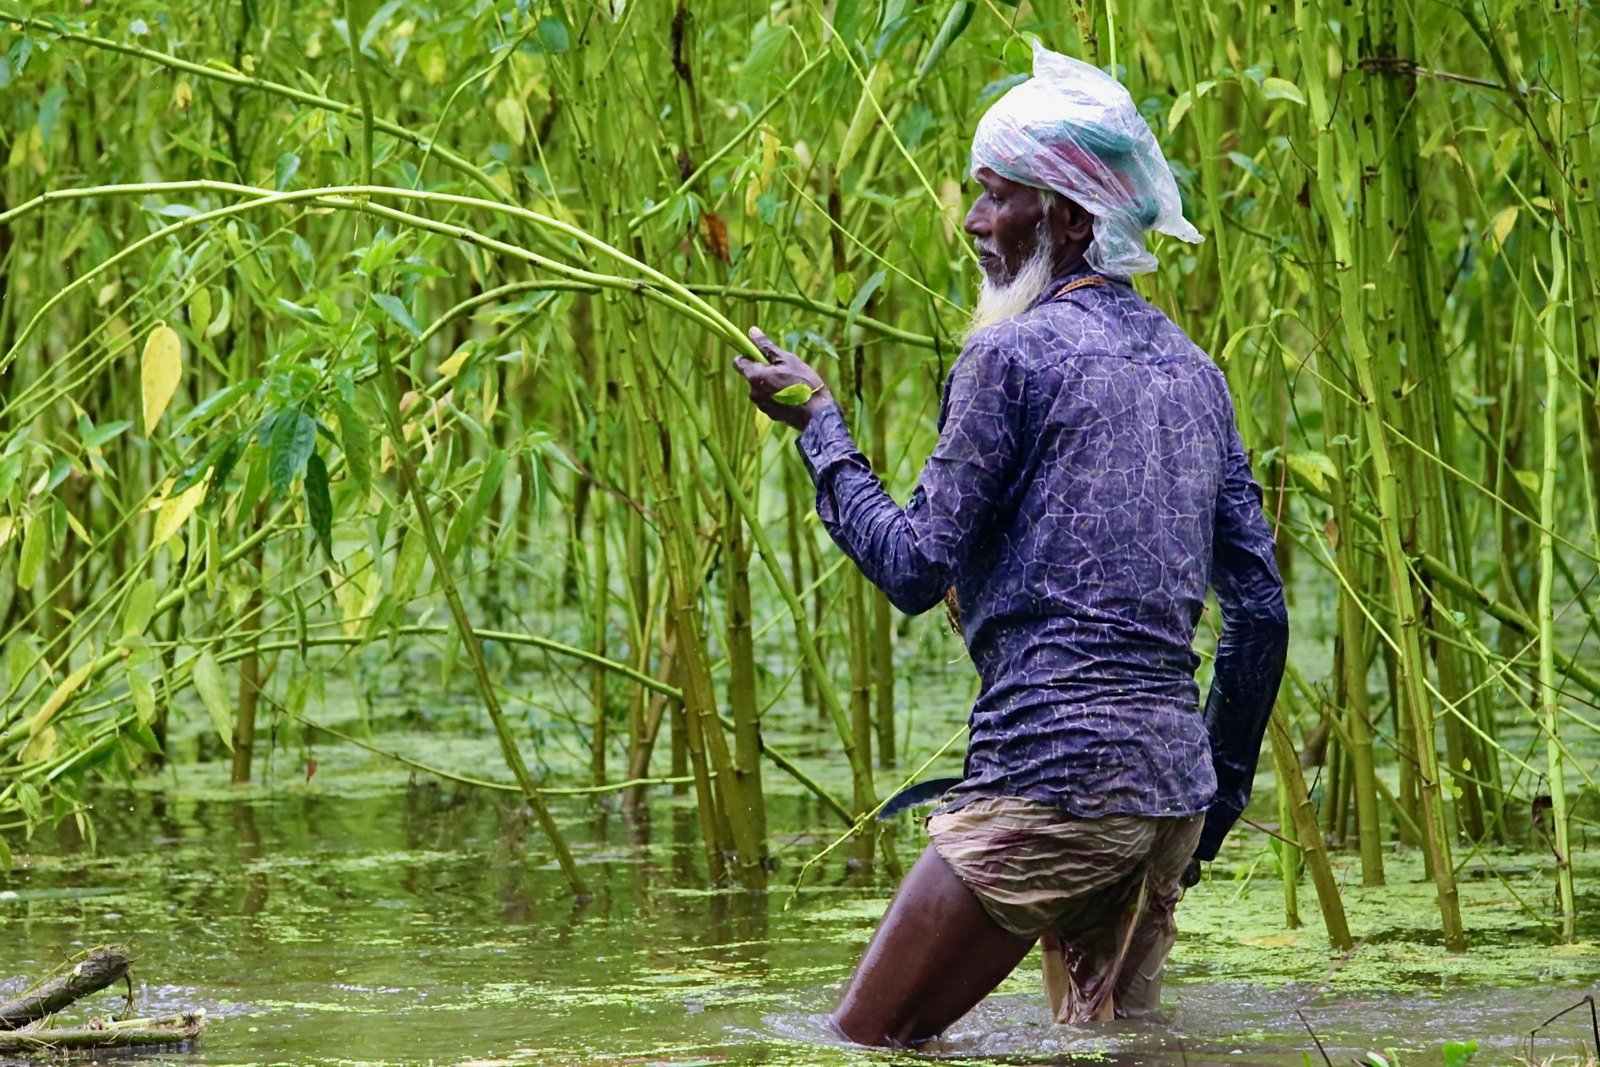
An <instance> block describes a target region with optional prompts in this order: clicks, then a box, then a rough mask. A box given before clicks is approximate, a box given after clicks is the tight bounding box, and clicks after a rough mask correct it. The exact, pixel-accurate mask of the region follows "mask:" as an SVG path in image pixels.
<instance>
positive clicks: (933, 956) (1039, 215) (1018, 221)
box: [734, 167, 1093, 1048]
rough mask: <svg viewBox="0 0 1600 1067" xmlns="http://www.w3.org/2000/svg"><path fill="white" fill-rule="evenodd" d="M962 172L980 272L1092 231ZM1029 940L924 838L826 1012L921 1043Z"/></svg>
mask: <svg viewBox="0 0 1600 1067" xmlns="http://www.w3.org/2000/svg"><path fill="white" fill-rule="evenodd" d="M973 177H975V178H976V179H977V181H978V184H979V185H981V186H982V187H983V192H982V193H981V194H979V196H978V198H977V200H976V201H975V202H974V203H973V205H972V210H971V211H969V212H968V213H967V221H966V230H967V232H968V233H970V234H972V236H973V238H974V243H975V245H976V246H977V249H978V260H979V265H980V266H981V267H982V268H983V271H984V273H985V274H986V275H987V276H988V277H989V280H990V281H991V282H994V283H995V284H998V285H1004V284H1006V283H1008V282H1010V281H1011V280H1012V279H1014V278H1015V277H1016V276H1017V272H1018V271H1019V270H1020V269H1021V267H1022V265H1023V264H1024V263H1026V262H1027V259H1028V257H1029V256H1030V255H1032V254H1033V252H1034V250H1035V248H1036V247H1037V243H1038V242H1039V241H1040V240H1041V239H1048V240H1049V242H1050V247H1051V249H1052V253H1051V261H1052V264H1053V265H1054V267H1055V270H1054V272H1053V273H1054V274H1055V275H1057V276H1060V275H1061V274H1065V273H1067V272H1068V271H1071V270H1073V269H1076V268H1078V267H1081V266H1082V263H1083V254H1084V250H1085V249H1087V248H1088V247H1089V241H1090V239H1091V238H1092V236H1093V232H1092V222H1093V220H1092V218H1091V216H1090V215H1089V214H1088V213H1087V212H1086V211H1084V210H1083V209H1082V208H1081V207H1079V206H1078V205H1077V204H1074V203H1073V202H1072V201H1070V200H1067V199H1065V198H1063V197H1059V196H1056V197H1053V198H1052V199H1051V201H1050V203H1049V207H1048V208H1047V207H1046V206H1045V204H1044V202H1042V201H1041V199H1040V196H1039V192H1038V190H1036V189H1034V188H1032V187H1030V186H1026V185H1020V184H1018V183H1017V182H1013V181H1010V180H1008V179H1006V178H1003V177H1001V176H1000V175H998V174H996V173H995V172H994V171H992V170H989V169H988V168H987V167H980V168H978V170H977V171H975V172H974V174H973ZM1041 223H1043V228H1041ZM750 337H751V339H752V340H753V341H754V342H755V343H756V347H758V348H759V349H760V350H761V353H762V354H763V355H764V356H765V357H766V358H767V362H766V363H757V362H756V361H755V360H753V359H749V358H747V357H744V356H740V357H738V358H737V359H735V360H734V366H735V367H736V368H738V370H739V373H741V374H743V375H744V376H745V378H746V380H748V381H749V383H750V400H751V402H752V403H754V404H755V405H756V407H757V408H759V409H760V410H761V411H762V412H763V413H764V414H766V415H767V416H768V417H769V418H771V419H773V420H774V421H776V422H781V423H784V424H785V425H788V426H792V427H794V428H795V429H796V430H801V431H803V430H805V428H806V427H807V426H808V425H810V423H811V419H812V417H813V416H815V415H816V414H817V413H818V412H819V411H822V410H824V409H825V408H827V407H828V406H829V405H831V404H833V403H834V400H833V396H832V394H831V393H829V391H828V387H827V385H826V384H824V383H823V381H822V378H821V376H820V375H818V374H817V372H816V371H815V370H813V369H812V368H811V367H810V366H808V365H807V364H806V363H805V362H804V361H802V360H801V359H800V358H799V357H797V356H795V355H794V354H793V353H790V352H786V351H784V350H783V349H781V348H779V347H778V346H777V345H775V344H773V343H772V341H771V340H769V339H768V338H767V336H766V334H764V333H762V332H761V331H760V330H759V329H755V328H752V329H751V330H750ZM796 383H801V384H804V385H807V386H809V387H810V388H811V389H812V390H814V392H813V393H812V395H811V399H810V400H808V401H806V402H805V403H804V404H797V405H787V404H781V403H778V402H777V401H775V400H773V399H772V398H773V396H774V395H775V394H776V393H777V392H778V391H779V390H780V389H784V388H786V387H788V386H791V385H794V384H796ZM1047 940H1050V939H1049V938H1048V937H1047ZM1033 943H1034V939H1033V938H1022V937H1017V936H1016V935H1014V934H1011V933H1008V932H1007V931H1006V930H1004V929H1002V928H1001V927H1000V926H999V925H998V924H997V923H995V921H994V920H993V919H991V918H990V917H989V914H988V913H987V912H985V911H984V910H983V905H982V904H980V903H979V902H978V898H977V897H976V896H974V895H973V894H972V891H971V890H969V889H968V888H967V887H966V885H965V884H964V883H962V881H961V880H960V879H959V878H957V877H956V875H955V872H953V871H952V870H951V869H950V867H949V865H947V864H946V863H945V861H944V860H943V859H941V858H940V857H939V854H938V853H937V852H935V851H934V850H933V848H932V847H929V848H927V849H924V850H923V853H922V856H921V857H920V858H919V859H918V860H917V862H916V864H915V865H914V866H913V867H912V868H911V872H910V873H909V874H907V875H906V878H905V881H903V882H902V883H901V884H900V889H899V892H897V893H896V894H895V897H894V900H893V901H892V902H891V903H890V904H889V910H888V912H887V913H886V914H885V915H884V917H883V922H882V923H880V924H879V926H878V929H877V932H876V933H874V934H873V936H872V941H871V942H870V943H869V944H868V945H867V951H866V953H865V954H864V955H863V956H862V957H861V963H860V965H859V966H858V967H857V968H856V971H855V974H854V975H853V976H852V977H851V979H850V984H849V985H848V986H847V987H846V989H845V991H844V996H843V997H842V998H841V999H840V1001H839V1007H838V1008H837V1009H836V1010H835V1011H834V1013H833V1016H832V1018H831V1022H832V1024H833V1027H834V1029H835V1030H836V1031H838V1033H839V1034H840V1036H842V1037H844V1038H845V1039H847V1040H849V1041H854V1042H856V1043H858V1044H862V1045H878V1046H886V1047H892V1048H893V1047H898V1048H905V1047H912V1046H915V1045H918V1044H922V1043H925V1042H927V1041H929V1040H931V1039H933V1038H935V1037H937V1036H938V1035H939V1034H940V1033H942V1032H943V1031H944V1030H945V1028H947V1027H948V1026H950V1024H951V1023H954V1022H955V1021H956V1020H957V1019H959V1018H961V1017H962V1016H963V1015H965V1014H966V1013H967V1012H968V1011H970V1010H972V1008H973V1006H974V1005H976V1004H977V1003H978V1001H980V1000H982V999H983V998H984V997H986V996H988V995H989V993H990V992H991V991H993V989H994V988H995V986H997V985H999V984H1000V982H1001V981H1003V980H1004V979H1005V977H1006V975H1008V974H1010V973H1011V972H1012V970H1013V969H1015V967H1016V966H1017V964H1018V963H1020V962H1021V961H1022V958H1023V957H1024V956H1026V955H1027V954H1028V950H1029V949H1031V948H1032V947H1033Z"/></svg>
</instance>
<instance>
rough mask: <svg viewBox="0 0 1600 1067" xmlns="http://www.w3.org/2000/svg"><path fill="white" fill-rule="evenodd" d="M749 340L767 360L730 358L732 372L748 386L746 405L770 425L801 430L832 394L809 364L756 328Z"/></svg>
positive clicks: (831, 397) (746, 357) (827, 401)
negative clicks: (755, 409)
mask: <svg viewBox="0 0 1600 1067" xmlns="http://www.w3.org/2000/svg"><path fill="white" fill-rule="evenodd" d="M750 340H751V341H753V342H755V346H756V348H758V349H759V350H760V351H761V354H762V355H763V356H765V357H766V360H767V362H765V363H757V362H756V361H755V360H753V359H751V358H750V357H748V356H735V357H734V360H733V366H734V369H735V370H737V371H738V372H739V373H740V374H742V375H744V377H745V381H747V382H749V383H750V402H751V403H752V404H754V405H755V406H756V407H757V408H759V409H760V411H761V413H762V414H763V415H765V416H767V418H769V419H772V420H773V421H774V422H781V423H783V424H785V425H787V426H793V427H794V428H795V429H797V430H804V429H805V428H806V427H807V426H808V425H810V423H811V417H812V416H813V415H815V414H816V413H817V412H818V411H820V410H822V408H823V407H824V406H826V405H828V404H831V403H833V394H831V393H829V392H828V387H827V386H826V385H824V384H823V381H822V377H821V376H820V375H819V374H817V372H816V371H815V370H813V369H812V368H811V367H810V365H809V364H807V363H806V362H805V361H804V360H802V359H801V358H800V357H799V356H797V355H795V354H794V353H793V352H786V351H784V350H783V349H781V348H779V347H778V346H777V345H775V344H773V342H772V339H771V338H769V337H768V336H767V335H766V334H764V333H762V332H761V330H760V329H759V328H757V327H755V326H752V327H750Z"/></svg>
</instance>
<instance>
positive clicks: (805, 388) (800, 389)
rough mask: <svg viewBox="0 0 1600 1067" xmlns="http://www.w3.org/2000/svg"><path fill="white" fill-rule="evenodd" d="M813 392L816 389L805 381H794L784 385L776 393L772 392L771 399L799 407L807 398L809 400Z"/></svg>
mask: <svg viewBox="0 0 1600 1067" xmlns="http://www.w3.org/2000/svg"><path fill="white" fill-rule="evenodd" d="M814 392H816V390H815V389H812V388H811V386H809V385H807V384H806V383H805V382H795V383H794V384H793V385H786V386H784V387H783V388H782V389H779V390H778V391H777V392H776V393H773V394H772V399H773V400H775V401H777V402H778V403H780V404H786V405H788V406H789V407H799V406H800V405H801V404H804V403H805V402H806V401H807V400H810V399H811V394H812V393H814Z"/></svg>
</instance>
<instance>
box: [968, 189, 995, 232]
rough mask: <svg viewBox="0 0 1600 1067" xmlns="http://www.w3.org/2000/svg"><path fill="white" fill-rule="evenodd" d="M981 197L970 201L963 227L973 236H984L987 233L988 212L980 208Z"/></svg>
mask: <svg viewBox="0 0 1600 1067" xmlns="http://www.w3.org/2000/svg"><path fill="white" fill-rule="evenodd" d="M982 202H983V201H982V198H981V197H980V198H979V199H978V200H974V201H973V202H972V208H971V210H969V211H968V212H967V221H966V223H965V224H964V226H963V228H964V229H965V230H966V231H967V232H968V233H970V234H972V236H974V237H986V236H988V234H989V213H988V212H987V211H983V210H981V205H982Z"/></svg>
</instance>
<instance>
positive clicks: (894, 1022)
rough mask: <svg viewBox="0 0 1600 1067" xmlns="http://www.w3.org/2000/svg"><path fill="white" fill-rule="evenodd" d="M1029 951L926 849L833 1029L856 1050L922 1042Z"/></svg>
mask: <svg viewBox="0 0 1600 1067" xmlns="http://www.w3.org/2000/svg"><path fill="white" fill-rule="evenodd" d="M1032 947H1033V939H1032V938H1024V937H1018V936H1016V935H1015V934H1010V933H1007V932H1006V931H1005V930H1004V929H1002V928H1001V927H1000V926H999V925H998V924H997V923H996V922H995V921H994V920H993V919H991V918H990V917H989V914H988V913H987V912H986V911H984V908H983V905H982V904H980V903H979V902H978V898H977V897H975V896H973V894H972V891H971V890H970V889H968V888H967V887H966V886H965V885H963V884H962V883H961V879H959V878H957V877H956V875H955V872H954V871H952V870H951V869H950V867H949V865H948V864H946V863H945V861H944V860H943V859H941V858H940V857H939V854H938V853H937V852H936V851H934V849H933V848H932V847H931V846H930V847H928V848H926V849H924V850H923V853H922V856H921V857H920V858H919V859H918V860H917V862H916V864H915V866H913V867H912V868H911V871H910V873H908V874H907V875H906V878H905V881H903V882H902V883H901V884H900V889H899V891H898V892H897V893H896V894H895V897H894V900H893V901H891V902H890V904H889V910H888V912H887V913H886V914H885V915H884V917H883V921H882V922H881V923H880V924H879V925H878V930H877V932H876V933H875V934H873V936H872V941H871V943H870V944H868V946H867V951H866V954H865V955H863V956H862V958H861V964H860V966H858V967H857V968H856V973H855V974H854V975H853V976H852V977H851V979H850V984H849V986H847V987H846V989H845V993H844V997H843V998H842V999H841V1000H840V1001H839V1007H838V1009H837V1010H836V1011H835V1012H834V1015H833V1022H834V1025H835V1026H836V1027H837V1028H838V1029H839V1031H840V1032H841V1033H842V1034H843V1035H844V1036H845V1037H847V1038H849V1039H850V1040H851V1041H855V1042H859V1043H860V1044H863V1045H894V1046H906V1045H914V1044H917V1043H919V1042H922V1041H926V1040H928V1039H930V1038H933V1037H936V1036H938V1035H939V1033H941V1032H942V1031H943V1030H944V1029H945V1028H946V1027H948V1026H949V1025H950V1024H951V1023H953V1022H955V1021H956V1020H957V1019H959V1018H961V1016H963V1015H965V1014H966V1013H967V1012H968V1011H970V1010H971V1009H972V1007H973V1006H974V1005H975V1004H977V1003H978V1001H980V1000H982V999H983V998H984V997H985V996H987V995H988V994H989V993H990V991H992V990H993V989H994V987H995V986H997V985H999V984H1000V983H1001V981H1003V980H1004V979H1005V977H1006V975H1008V974H1010V973H1011V972H1012V970H1014V969H1015V968H1016V966H1017V964H1018V963H1020V962H1021V961H1022V958H1023V957H1024V956H1026V955H1027V954H1028V950H1029V949H1030V948H1032Z"/></svg>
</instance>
